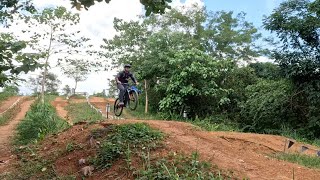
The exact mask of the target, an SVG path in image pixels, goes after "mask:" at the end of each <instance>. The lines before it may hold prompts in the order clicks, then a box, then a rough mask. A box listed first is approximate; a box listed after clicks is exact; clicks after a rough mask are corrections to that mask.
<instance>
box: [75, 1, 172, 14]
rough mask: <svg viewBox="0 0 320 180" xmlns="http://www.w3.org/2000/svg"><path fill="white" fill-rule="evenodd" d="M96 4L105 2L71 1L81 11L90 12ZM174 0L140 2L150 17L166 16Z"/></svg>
mask: <svg viewBox="0 0 320 180" xmlns="http://www.w3.org/2000/svg"><path fill="white" fill-rule="evenodd" d="M95 1H96V2H102V1H103V0H86V1H83V0H71V4H72V5H73V7H75V8H77V9H78V10H80V9H81V8H82V6H83V7H84V8H85V9H86V10H88V8H89V7H90V6H92V5H94V4H95ZM110 1H111V0H105V2H106V3H109V2H110ZM171 2H172V0H140V3H141V4H142V5H144V8H145V10H146V15H147V16H149V15H150V14H151V13H156V14H164V12H165V10H166V9H170V8H171V7H170V6H169V3H171Z"/></svg>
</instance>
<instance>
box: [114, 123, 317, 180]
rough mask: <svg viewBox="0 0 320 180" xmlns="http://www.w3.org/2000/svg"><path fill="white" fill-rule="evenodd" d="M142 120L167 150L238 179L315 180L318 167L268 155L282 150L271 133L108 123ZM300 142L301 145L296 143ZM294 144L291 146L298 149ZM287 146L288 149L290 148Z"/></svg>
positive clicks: (281, 142)
mask: <svg viewBox="0 0 320 180" xmlns="http://www.w3.org/2000/svg"><path fill="white" fill-rule="evenodd" d="M136 122H145V123H148V124H150V125H151V126H152V127H153V128H156V129H159V130H161V131H162V132H164V133H166V134H167V135H168V138H167V139H166V145H167V147H168V149H170V150H174V151H178V152H184V153H191V152H193V151H198V152H199V153H200V155H201V158H202V159H203V160H206V161H209V162H211V163H212V164H213V165H217V166H218V167H219V169H222V170H224V171H230V172H233V173H234V175H235V177H238V178H240V179H242V178H249V179H257V180H262V179H275V180H286V179H288V180H289V179H292V177H293V170H294V174H295V179H301V180H309V179H310V180H319V179H320V170H315V169H310V168H306V167H303V166H299V165H298V164H293V163H289V162H286V161H279V160H276V159H273V158H270V157H269V156H268V155H270V154H273V153H276V152H281V151H283V147H284V142H285V139H286V138H284V137H281V136H274V135H262V134H250V133H233V132H232V133H230V132H206V131H201V130H199V128H197V127H195V126H192V125H191V124H188V123H182V122H175V121H154V120H147V121H142V120H112V121H108V123H112V124H123V123H136ZM300 145H301V144H300ZM298 147H299V146H298V144H297V143H296V145H295V146H294V147H293V149H294V150H297V149H298ZM290 149H291V148H290Z"/></svg>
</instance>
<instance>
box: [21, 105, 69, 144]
mask: <svg viewBox="0 0 320 180" xmlns="http://www.w3.org/2000/svg"><path fill="white" fill-rule="evenodd" d="M68 127H69V125H68V123H67V122H66V121H65V120H63V119H61V118H60V117H59V116H58V115H57V114H56V110H55V108H54V107H53V106H52V105H51V104H50V103H49V102H45V103H44V104H42V103H41V102H40V101H36V102H34V103H33V104H32V105H31V108H30V110H29V111H28V112H27V114H26V117H25V119H24V120H22V121H21V122H20V123H19V125H18V127H17V136H16V143H17V144H28V143H30V142H37V141H38V140H42V139H43V138H44V137H45V136H46V135H47V134H53V133H58V132H60V131H62V130H64V129H66V128H68Z"/></svg>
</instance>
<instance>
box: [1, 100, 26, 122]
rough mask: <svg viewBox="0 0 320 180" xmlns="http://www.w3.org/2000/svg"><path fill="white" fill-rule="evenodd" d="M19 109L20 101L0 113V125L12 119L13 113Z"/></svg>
mask: <svg viewBox="0 0 320 180" xmlns="http://www.w3.org/2000/svg"><path fill="white" fill-rule="evenodd" d="M20 109H21V101H20V102H19V103H18V104H16V105H15V106H14V107H12V108H11V109H9V110H8V111H6V112H5V113H3V114H2V115H0V126H2V125H5V124H7V123H8V122H9V121H10V120H12V119H13V118H14V117H15V115H16V114H17V113H18V112H19V111H20Z"/></svg>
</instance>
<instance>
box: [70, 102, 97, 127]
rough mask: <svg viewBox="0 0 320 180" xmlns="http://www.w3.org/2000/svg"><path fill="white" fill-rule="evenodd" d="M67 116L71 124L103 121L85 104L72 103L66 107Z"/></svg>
mask: <svg viewBox="0 0 320 180" xmlns="http://www.w3.org/2000/svg"><path fill="white" fill-rule="evenodd" d="M66 110H67V111H68V116H69V117H70V118H71V119H72V121H73V123H77V122H83V121H86V122H97V121H100V120H103V116H102V115H101V114H100V113H99V112H97V111H95V110H93V109H92V108H90V106H89V105H88V104H87V103H73V104H70V105H68V106H67V107H66Z"/></svg>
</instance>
